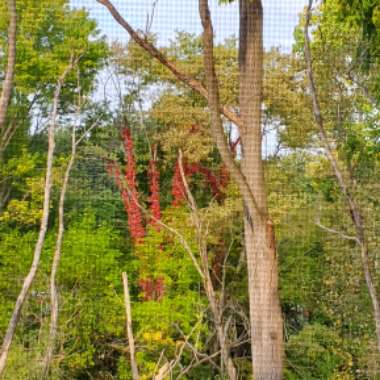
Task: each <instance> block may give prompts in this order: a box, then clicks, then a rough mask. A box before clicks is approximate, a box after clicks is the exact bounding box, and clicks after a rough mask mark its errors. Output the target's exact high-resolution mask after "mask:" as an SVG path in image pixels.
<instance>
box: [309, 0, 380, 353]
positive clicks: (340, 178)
mask: <svg viewBox="0 0 380 380" xmlns="http://www.w3.org/2000/svg"><path fill="white" fill-rule="evenodd" d="M312 4H313V1H312V0H309V6H308V8H307V14H306V22H305V31H304V33H305V61H306V66H307V75H308V79H309V87H310V93H311V100H312V105H313V113H314V117H315V121H316V124H317V126H318V129H319V138H320V140H321V143H322V145H323V147H324V149H325V154H326V156H327V158H328V160H329V162H330V164H331V166H332V169H333V172H334V175H335V177H336V180H337V182H338V185H339V188H340V191H341V192H342V194H343V197H344V198H345V200H346V202H347V208H348V210H349V213H350V216H351V220H352V223H353V225H354V227H355V237H347V236H346V238H348V239H352V240H354V241H355V242H356V243H357V244H358V246H359V249H360V256H361V261H362V267H363V272H364V277H365V281H366V284H367V288H368V293H369V295H370V298H371V302H372V307H373V315H374V320H375V327H376V335H377V347H378V350H379V351H380V300H379V296H378V292H377V289H376V284H375V279H374V275H373V270H372V268H371V262H370V256H369V248H368V241H367V237H366V231H365V226H364V220H363V213H362V211H361V209H360V207H359V204H358V202H357V201H356V199H355V196H354V194H353V191H352V189H351V188H350V187H349V184H348V182H347V180H346V179H345V177H344V173H343V170H342V169H341V168H340V165H339V163H338V161H337V160H336V158H335V156H334V152H333V149H332V147H331V144H330V142H329V139H328V135H327V132H326V129H325V123H324V119H323V116H322V112H321V108H320V103H319V99H318V95H317V90H316V84H315V81H314V73H313V66H312V57H311V50H310V37H309V24H310V18H311V8H312ZM346 171H348V172H349V169H348V170H347V169H346Z"/></svg>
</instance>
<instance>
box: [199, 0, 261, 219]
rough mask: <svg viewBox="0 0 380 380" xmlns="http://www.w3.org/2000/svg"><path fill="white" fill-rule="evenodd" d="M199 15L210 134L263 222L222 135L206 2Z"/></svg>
mask: <svg viewBox="0 0 380 380" xmlns="http://www.w3.org/2000/svg"><path fill="white" fill-rule="evenodd" d="M199 13H200V16H201V20H202V25H203V57H204V67H205V74H206V78H207V89H208V96H207V99H208V104H209V108H210V114H211V132H212V134H213V137H214V139H215V141H216V145H217V147H218V150H219V153H220V155H221V157H222V159H223V162H224V163H225V165H226V166H227V168H228V170H229V172H230V173H231V175H232V177H233V179H234V180H235V181H236V183H237V184H238V185H239V189H240V191H241V194H242V196H243V198H244V201H245V203H246V205H247V207H248V210H249V213H250V215H251V216H256V217H257V218H258V219H261V220H263V221H264V220H266V219H267V215H264V214H263V212H262V211H261V210H260V208H259V207H258V204H257V201H256V199H255V197H254V195H253V193H252V190H251V188H250V186H249V185H248V182H247V179H246V178H245V176H244V174H243V173H242V171H241V169H240V168H239V167H238V166H237V165H236V162H235V159H234V156H233V154H232V152H231V150H230V148H229V144H228V142H227V139H226V136H225V133H224V128H223V122H222V119H221V117H220V111H219V109H220V100H219V85H218V78H217V76H216V72H215V65H214V42H213V35H214V32H213V26H212V21H211V16H210V10H209V7H208V0H199Z"/></svg>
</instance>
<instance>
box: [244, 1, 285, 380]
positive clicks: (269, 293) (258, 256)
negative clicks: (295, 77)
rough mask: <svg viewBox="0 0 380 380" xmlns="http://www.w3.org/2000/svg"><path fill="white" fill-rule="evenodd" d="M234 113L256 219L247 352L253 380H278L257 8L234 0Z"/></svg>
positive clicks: (248, 234)
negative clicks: (236, 51)
mask: <svg viewBox="0 0 380 380" xmlns="http://www.w3.org/2000/svg"><path fill="white" fill-rule="evenodd" d="M239 69H240V94H239V104H240V114H241V118H242V120H243V128H241V130H240V133H241V141H242V149H243V157H242V171H243V174H244V176H245V178H246V179H247V182H248V185H249V187H250V189H251V191H252V194H253V196H254V198H255V200H256V203H257V206H258V208H259V211H260V215H258V214H257V213H253V214H252V213H249V212H246V215H245V223H244V239H245V250H246V255H247V265H248V281H249V301H250V302H249V304H250V320H251V350H252V365H253V373H254V376H255V379H256V380H264V379H265V380H269V379H273V380H274V379H276V380H277V379H281V378H282V370H283V364H282V361H283V323H282V315H281V308H280V302H279V295H278V269H277V255H276V245H275V236H274V229H273V225H272V223H271V221H270V219H269V216H268V210H267V199H266V186H265V180H264V167H263V160H262V151H261V146H262V132H261V105H262V87H263V10H262V4H261V1H260V0H253V1H252V0H240V37H239Z"/></svg>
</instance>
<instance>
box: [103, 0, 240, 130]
mask: <svg viewBox="0 0 380 380" xmlns="http://www.w3.org/2000/svg"><path fill="white" fill-rule="evenodd" d="M97 2H98V3H100V4H102V5H104V6H105V7H106V8H107V9H108V11H109V12H110V13H111V15H112V16H113V18H114V19H115V20H116V21H117V22H118V23H119V24H120V25H121V26H122V27H123V28H124V29H125V30H126V31H127V32H128V33H129V35H130V36H131V38H132V39H133V40H134V41H135V42H136V43H137V44H138V45H139V46H141V47H142V48H143V49H144V50H145V51H146V52H148V53H149V54H150V56H151V57H153V58H155V59H156V60H157V61H159V62H160V63H162V64H163V65H164V66H165V67H166V68H167V69H168V70H169V71H170V72H171V73H172V74H173V75H174V76H175V77H176V78H177V79H178V80H179V81H180V82H182V83H184V84H185V85H187V86H189V87H190V88H191V89H192V90H194V91H195V92H197V93H198V94H200V95H201V96H203V97H204V98H206V99H207V97H208V93H207V90H206V88H205V87H204V86H203V84H202V83H201V82H199V81H198V80H196V79H194V78H192V77H190V76H188V75H187V74H185V73H183V72H182V71H180V69H179V68H178V67H177V66H176V65H175V64H174V63H173V62H170V61H169V60H168V58H167V57H165V55H164V54H163V53H161V52H160V50H158V49H157V48H156V47H155V46H154V45H153V44H152V43H150V42H149V41H148V40H147V39H145V38H142V37H141V36H140V35H139V34H138V33H137V32H136V31H135V30H134V29H133V28H132V26H131V25H130V24H129V23H128V22H127V21H126V20H125V19H124V18H123V16H122V15H121V14H120V13H119V12H118V10H117V9H116V8H115V7H114V5H113V4H112V3H111V1H109V0H97ZM219 112H221V113H222V114H223V115H224V116H225V117H226V118H227V119H229V120H230V121H231V122H232V123H234V124H235V125H237V126H238V127H240V126H241V125H242V122H241V119H240V117H239V116H238V115H236V113H234V112H233V111H231V110H230V109H229V108H228V107H226V106H223V107H221V108H220V110H219Z"/></svg>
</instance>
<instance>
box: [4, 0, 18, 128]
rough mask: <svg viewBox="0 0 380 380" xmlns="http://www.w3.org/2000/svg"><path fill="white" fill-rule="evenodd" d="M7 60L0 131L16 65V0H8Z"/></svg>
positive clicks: (5, 113) (9, 97)
mask: <svg viewBox="0 0 380 380" xmlns="http://www.w3.org/2000/svg"><path fill="white" fill-rule="evenodd" d="M7 4H8V14H9V26H8V62H7V68H6V72H5V79H4V83H3V89H2V91H1V96H0V131H2V130H3V129H4V125H5V120H6V117H7V110H8V105H9V102H10V99H11V95H12V90H13V81H14V75H15V65H16V30H17V14H16V0H8V1H7Z"/></svg>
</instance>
